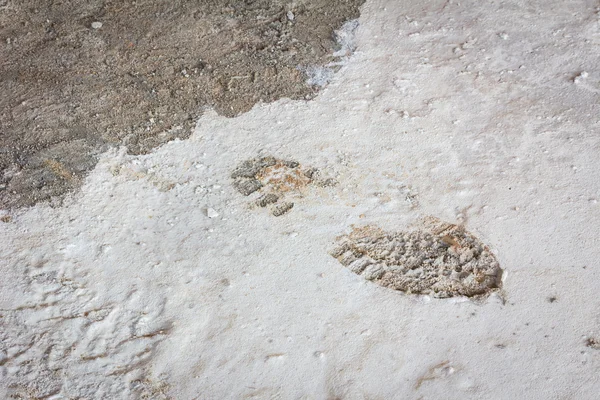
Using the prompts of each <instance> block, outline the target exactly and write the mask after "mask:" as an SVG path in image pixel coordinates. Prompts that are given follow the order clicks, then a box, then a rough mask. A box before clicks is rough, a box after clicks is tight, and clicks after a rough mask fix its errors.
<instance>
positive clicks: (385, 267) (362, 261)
mask: <svg viewBox="0 0 600 400" xmlns="http://www.w3.org/2000/svg"><path fill="white" fill-rule="evenodd" d="M330 254H331V255H332V256H333V257H335V258H337V259H338V261H339V262H340V263H341V264H342V265H344V266H345V267H346V268H348V269H350V270H351V271H352V272H354V273H356V274H358V275H362V276H363V277H364V278H365V279H367V280H370V281H373V282H375V283H377V284H379V285H381V286H384V287H389V288H391V289H396V290H400V291H402V292H405V293H409V294H426V295H431V296H433V297H438V298H445V297H454V296H466V297H485V296H488V295H489V294H491V293H492V292H495V291H498V290H500V288H501V286H502V280H501V279H502V272H503V271H502V269H500V266H499V264H498V261H497V260H496V258H495V257H494V255H493V254H492V253H491V251H490V249H489V248H488V247H487V246H486V245H484V244H483V243H481V241H480V240H479V239H477V238H476V237H475V236H474V235H472V234H471V233H469V232H467V231H466V230H465V229H464V228H463V227H462V226H458V225H454V224H449V223H445V222H442V221H440V220H439V219H437V218H433V217H430V218H428V219H426V220H424V221H422V223H421V226H420V227H419V229H414V230H410V231H401V232H385V231H383V230H382V229H380V228H378V227H376V226H364V227H360V228H356V227H355V228H354V229H353V230H352V232H351V233H349V234H347V235H342V236H340V237H338V238H337V239H336V244H335V247H333V249H332V250H331V251H330Z"/></svg>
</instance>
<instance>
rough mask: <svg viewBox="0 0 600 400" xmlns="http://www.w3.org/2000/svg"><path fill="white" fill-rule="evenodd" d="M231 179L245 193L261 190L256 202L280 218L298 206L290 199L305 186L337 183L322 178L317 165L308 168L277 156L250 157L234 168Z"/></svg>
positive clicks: (248, 194)
mask: <svg viewBox="0 0 600 400" xmlns="http://www.w3.org/2000/svg"><path fill="white" fill-rule="evenodd" d="M231 178H232V179H233V187H234V188H235V189H236V190H237V191H238V192H240V193H241V194H243V195H244V196H251V195H253V194H254V193H255V192H257V193H259V196H258V197H257V198H256V199H255V200H254V201H253V203H254V205H256V206H258V207H261V208H269V209H270V211H271V213H272V214H273V215H274V216H276V217H279V216H281V215H284V214H286V213H288V212H289V211H290V210H291V209H292V208H293V207H294V203H293V202H291V201H289V200H286V198H287V197H289V196H291V195H293V194H297V193H300V192H301V191H302V189H304V188H305V187H307V186H309V185H316V186H321V187H326V186H333V185H335V181H334V180H333V179H321V176H320V173H319V171H318V170H317V169H316V168H305V167H303V166H302V165H300V163H298V162H297V161H291V160H280V159H277V158H275V157H260V158H252V159H250V160H246V161H244V162H242V163H241V164H240V165H238V166H237V167H236V168H235V169H234V170H233V172H232V173H231Z"/></svg>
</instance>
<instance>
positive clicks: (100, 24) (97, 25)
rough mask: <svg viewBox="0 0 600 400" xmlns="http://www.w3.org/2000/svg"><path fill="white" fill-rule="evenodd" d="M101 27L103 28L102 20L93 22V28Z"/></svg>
mask: <svg viewBox="0 0 600 400" xmlns="http://www.w3.org/2000/svg"><path fill="white" fill-rule="evenodd" d="M100 28H102V22H100V21H94V22H92V29H100Z"/></svg>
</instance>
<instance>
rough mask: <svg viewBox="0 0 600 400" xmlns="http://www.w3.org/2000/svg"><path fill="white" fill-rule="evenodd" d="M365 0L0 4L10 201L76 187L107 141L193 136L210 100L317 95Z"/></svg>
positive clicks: (227, 110)
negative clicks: (318, 72) (318, 73)
mask: <svg viewBox="0 0 600 400" xmlns="http://www.w3.org/2000/svg"><path fill="white" fill-rule="evenodd" d="M363 1H364V0H300V1H295V2H289V1H285V0H245V1H242V0H231V1H220V0H200V1H191V0H175V1H156V0H142V1H136V2H122V1H110V0H109V1H104V0H91V1H83V0H67V1H59V2H56V1H49V0H44V1H36V0H1V1H0V92H1V93H2V96H1V97H0V171H1V172H0V208H6V207H10V208H13V207H20V206H28V205H32V204H35V203H36V202H38V201H42V200H46V199H49V198H51V197H52V196H54V195H60V194H63V193H65V192H66V191H68V190H69V189H72V188H74V187H78V186H79V184H80V183H81V179H82V178H83V176H84V175H85V173H86V171H88V170H90V169H91V168H93V167H94V165H96V158H97V155H98V154H99V153H100V152H101V151H104V150H106V148H107V147H109V146H119V145H125V146H127V148H128V149H129V151H131V152H132V153H134V154H135V153H145V152H147V151H148V150H150V149H152V148H153V147H155V146H157V145H159V144H161V143H164V142H165V141H168V140H170V139H173V138H177V137H179V138H185V137H187V136H188V135H189V133H190V128H191V127H192V125H193V123H194V122H195V120H196V118H197V117H198V116H199V115H200V113H201V112H202V110H203V107H206V106H210V107H213V108H214V109H216V110H217V111H218V112H219V113H221V114H223V115H226V116H234V115H237V114H239V113H241V112H245V111H247V110H249V109H250V108H251V107H252V106H253V105H254V104H255V103H257V102H270V101H273V100H276V99H279V98H281V97H290V98H293V99H305V98H306V99H307V98H311V97H313V95H314V94H315V92H316V90H317V86H318V84H320V83H322V79H321V80H319V79H318V77H317V79H312V80H309V83H307V78H308V76H307V72H309V73H310V74H312V75H314V72H311V71H312V70H311V69H313V68H314V66H315V65H327V64H328V63H330V62H332V61H334V57H332V54H333V52H334V51H335V50H336V43H335V37H334V30H336V29H338V28H340V27H341V26H342V24H343V23H344V21H347V20H350V19H353V18H357V17H358V7H359V6H360V4H362V3H363ZM338 55H342V54H339V53H338ZM310 74H309V75H310ZM311 83H312V84H311Z"/></svg>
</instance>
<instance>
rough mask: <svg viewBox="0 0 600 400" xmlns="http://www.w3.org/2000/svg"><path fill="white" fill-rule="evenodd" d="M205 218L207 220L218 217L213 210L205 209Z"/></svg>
mask: <svg viewBox="0 0 600 400" xmlns="http://www.w3.org/2000/svg"><path fill="white" fill-rule="evenodd" d="M206 216H207V217H208V218H217V217H218V216H219V213H218V212H217V211H215V209H214V208H210V207H209V208H207V209H206Z"/></svg>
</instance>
